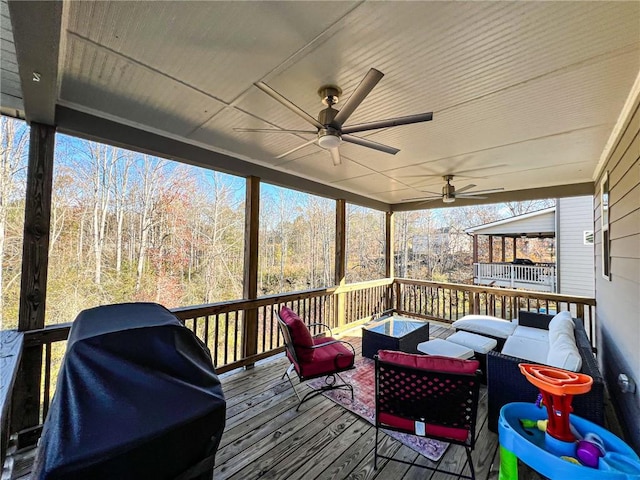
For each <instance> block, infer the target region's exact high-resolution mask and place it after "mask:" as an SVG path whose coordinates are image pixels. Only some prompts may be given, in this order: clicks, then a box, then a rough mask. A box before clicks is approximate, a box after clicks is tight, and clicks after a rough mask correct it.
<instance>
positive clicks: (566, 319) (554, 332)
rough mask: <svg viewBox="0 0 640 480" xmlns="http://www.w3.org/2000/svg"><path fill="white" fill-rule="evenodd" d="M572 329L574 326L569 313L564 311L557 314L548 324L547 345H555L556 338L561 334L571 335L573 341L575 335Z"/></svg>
mask: <svg viewBox="0 0 640 480" xmlns="http://www.w3.org/2000/svg"><path fill="white" fill-rule="evenodd" d="M574 328H575V324H574V323H573V319H572V318H571V312H568V311H566V310H565V311H563V312H560V313H558V314H557V315H556V316H555V317H553V318H552V319H551V321H550V322H549V345H552V344H553V343H555V341H556V339H557V338H558V336H560V335H561V334H563V333H566V334H568V335H571V336H572V337H574V339H575V335H574V333H573V329H574ZM574 343H575V342H574Z"/></svg>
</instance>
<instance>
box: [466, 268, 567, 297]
mask: <svg viewBox="0 0 640 480" xmlns="http://www.w3.org/2000/svg"><path fill="white" fill-rule="evenodd" d="M473 283H474V284H476V285H491V286H495V287H509V288H525V289H530V290H537V291H543V292H551V293H555V292H556V291H557V281H556V266H555V264H553V263H544V264H540V263H539V264H537V265H516V264H513V263H505V262H502V263H474V264H473Z"/></svg>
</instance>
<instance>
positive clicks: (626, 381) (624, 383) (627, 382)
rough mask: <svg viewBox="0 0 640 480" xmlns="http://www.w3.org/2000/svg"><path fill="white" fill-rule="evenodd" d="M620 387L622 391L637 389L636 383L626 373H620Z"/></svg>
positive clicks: (633, 391)
mask: <svg viewBox="0 0 640 480" xmlns="http://www.w3.org/2000/svg"><path fill="white" fill-rule="evenodd" d="M618 387H620V391H621V392H622V393H635V391H636V384H635V383H634V381H633V380H631V379H630V378H629V377H627V376H626V375H625V374H624V373H621V374H620V375H618Z"/></svg>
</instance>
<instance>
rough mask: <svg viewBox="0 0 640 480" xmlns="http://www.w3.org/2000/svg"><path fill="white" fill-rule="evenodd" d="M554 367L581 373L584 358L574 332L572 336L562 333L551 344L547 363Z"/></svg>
mask: <svg viewBox="0 0 640 480" xmlns="http://www.w3.org/2000/svg"><path fill="white" fill-rule="evenodd" d="M545 363H546V364H547V365H551V366H552V367H558V368H564V369H565V370H571V371H572V372H578V371H580V368H582V357H581V356H580V351H579V350H578V347H577V346H576V339H575V336H574V334H573V330H572V331H571V333H570V334H568V333H566V332H565V333H560V334H559V335H558V336H557V337H556V338H555V339H554V341H553V343H551V342H550V343H549V354H548V355H547V360H546V362H545Z"/></svg>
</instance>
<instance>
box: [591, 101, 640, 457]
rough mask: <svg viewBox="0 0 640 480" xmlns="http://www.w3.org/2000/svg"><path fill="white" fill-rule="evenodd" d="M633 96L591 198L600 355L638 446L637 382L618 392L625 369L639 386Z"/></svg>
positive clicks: (638, 173)
mask: <svg viewBox="0 0 640 480" xmlns="http://www.w3.org/2000/svg"><path fill="white" fill-rule="evenodd" d="M639 101H640V96H637V97H636V99H635V103H634V105H633V107H632V109H631V113H630V116H629V118H628V119H627V123H626V125H625V126H624V127H623V129H622V133H621V135H620V136H619V137H618V139H617V141H616V142H615V143H614V145H613V149H612V151H611V153H610V154H609V156H608V158H607V161H606V165H605V167H604V169H603V171H602V172H601V173H600V176H599V178H598V179H597V181H596V195H595V199H594V219H595V229H594V230H595V233H596V235H595V252H596V255H595V267H596V301H597V307H596V315H597V319H598V325H599V330H600V331H599V352H600V353H599V359H600V361H601V363H602V366H603V369H604V372H603V373H604V374H605V378H607V381H608V383H609V389H610V392H611V394H612V398H613V400H614V405H615V406H616V407H617V409H618V412H619V414H620V415H621V416H622V418H621V420H622V424H623V425H625V424H626V427H627V434H628V435H629V436H630V438H631V441H632V443H633V444H634V446H635V448H636V449H640V388H638V389H636V393H635V394H631V393H626V394H622V393H620V390H619V389H618V388H617V386H616V379H617V377H618V375H619V374H620V373H626V374H627V375H628V376H629V377H631V378H632V379H633V380H634V381H635V383H636V384H637V385H639V386H640V133H639V132H640V112H639V110H638V105H639ZM605 172H608V175H609V192H610V197H609V205H610V209H609V218H610V222H609V232H610V238H611V241H610V249H611V270H610V274H611V275H610V279H606V278H603V276H602V237H603V236H602V228H601V208H600V200H601V198H600V180H601V179H602V176H603V175H604V173H605Z"/></svg>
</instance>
